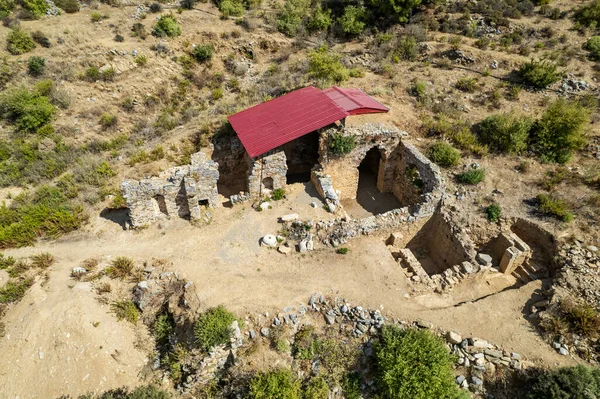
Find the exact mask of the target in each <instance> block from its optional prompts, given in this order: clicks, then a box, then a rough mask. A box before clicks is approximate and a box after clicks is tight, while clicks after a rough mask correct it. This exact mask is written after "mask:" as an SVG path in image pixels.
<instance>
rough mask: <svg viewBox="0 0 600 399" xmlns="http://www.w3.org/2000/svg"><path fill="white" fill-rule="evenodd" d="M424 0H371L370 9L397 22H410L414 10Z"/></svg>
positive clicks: (369, 2)
mask: <svg viewBox="0 0 600 399" xmlns="http://www.w3.org/2000/svg"><path fill="white" fill-rule="evenodd" d="M421 1H422V0H369V1H368V3H367V4H368V5H370V7H369V9H373V10H376V12H377V14H379V15H380V16H381V17H383V18H386V19H391V20H393V21H395V22H399V23H405V22H408V18H409V17H410V15H411V13H412V10H413V9H414V8H415V7H417V6H418V5H420V4H421Z"/></svg>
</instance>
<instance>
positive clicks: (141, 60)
mask: <svg viewBox="0 0 600 399" xmlns="http://www.w3.org/2000/svg"><path fill="white" fill-rule="evenodd" d="M133 60H134V61H135V63H136V64H137V65H138V66H141V67H143V66H145V65H146V64H147V63H148V57H147V56H146V55H144V54H139V55H137V56H136V57H135V58H134V59H133Z"/></svg>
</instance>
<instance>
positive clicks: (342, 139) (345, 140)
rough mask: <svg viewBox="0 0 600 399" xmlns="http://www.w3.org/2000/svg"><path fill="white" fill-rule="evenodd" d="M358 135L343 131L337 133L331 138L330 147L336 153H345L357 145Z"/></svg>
mask: <svg viewBox="0 0 600 399" xmlns="http://www.w3.org/2000/svg"><path fill="white" fill-rule="evenodd" d="M356 144H357V142H356V137H354V136H352V135H345V134H342V133H336V134H335V135H334V136H333V137H332V138H331V143H330V144H329V148H330V149H331V152H333V153H334V154H335V155H344V154H348V153H350V152H352V150H354V148H355V147H356Z"/></svg>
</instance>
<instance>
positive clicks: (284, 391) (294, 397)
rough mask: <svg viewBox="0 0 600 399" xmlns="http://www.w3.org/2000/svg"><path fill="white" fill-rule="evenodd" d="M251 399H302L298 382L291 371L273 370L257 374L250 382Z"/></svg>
mask: <svg viewBox="0 0 600 399" xmlns="http://www.w3.org/2000/svg"><path fill="white" fill-rule="evenodd" d="M248 396H249V398H250V399H300V398H302V392H301V387H300V381H298V380H297V379H296V378H295V377H294V375H293V374H292V371H291V370H289V369H278V370H271V371H268V372H265V373H260V374H257V375H256V376H255V377H254V378H252V380H250V392H249V395H248Z"/></svg>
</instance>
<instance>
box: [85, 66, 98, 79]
mask: <svg viewBox="0 0 600 399" xmlns="http://www.w3.org/2000/svg"><path fill="white" fill-rule="evenodd" d="M83 78H84V79H85V80H87V81H88V82H95V81H97V80H98V79H100V70H99V69H98V68H96V67H89V68H87V69H86V70H85V72H84V73H83Z"/></svg>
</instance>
